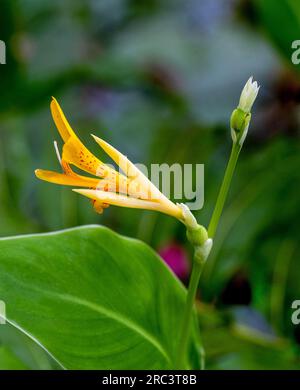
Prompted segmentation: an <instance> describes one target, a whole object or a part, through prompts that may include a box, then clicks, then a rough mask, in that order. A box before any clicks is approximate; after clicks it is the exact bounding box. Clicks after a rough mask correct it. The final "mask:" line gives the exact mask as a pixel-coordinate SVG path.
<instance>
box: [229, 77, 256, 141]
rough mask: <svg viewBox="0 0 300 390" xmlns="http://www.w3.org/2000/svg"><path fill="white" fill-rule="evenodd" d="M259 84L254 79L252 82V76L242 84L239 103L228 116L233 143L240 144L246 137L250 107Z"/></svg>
mask: <svg viewBox="0 0 300 390" xmlns="http://www.w3.org/2000/svg"><path fill="white" fill-rule="evenodd" d="M258 91H259V86H258V84H257V82H256V81H254V82H253V78H252V77H250V78H249V80H248V81H247V83H246V85H245V86H244V88H243V90H242V93H241V97H240V101H239V105H238V107H237V108H236V109H235V110H234V111H233V112H232V114H231V118H230V128H231V137H232V141H233V142H234V143H237V142H238V144H239V145H240V146H242V145H243V142H244V140H245V138H246V135H247V132H248V128H249V124H250V120H251V113H250V111H251V108H252V106H253V103H254V101H255V99H256V97H257V94H258Z"/></svg>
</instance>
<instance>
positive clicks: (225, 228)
mask: <svg viewBox="0 0 300 390" xmlns="http://www.w3.org/2000/svg"><path fill="white" fill-rule="evenodd" d="M0 39H1V40H3V41H4V42H5V43H6V46H7V47H6V48H7V52H6V61H7V64H6V65H0V86H1V93H0V236H2V237H4V236H9V235H17V234H26V233H37V232H47V231H52V230H57V229H62V228H68V227H71V226H77V225H82V224H91V223H99V224H103V225H106V226H109V227H111V228H112V229H114V230H115V231H117V232H119V233H121V234H125V235H129V236H132V237H137V238H139V239H141V240H144V241H145V242H147V243H148V244H150V245H151V246H152V247H153V248H155V250H157V251H158V252H160V253H161V254H162V256H163V257H164V258H165V260H166V261H167V262H168V263H170V265H171V267H172V268H173V270H174V271H175V272H176V273H177V274H178V276H179V277H180V278H181V279H182V280H183V282H184V283H186V281H187V279H188V273H189V262H190V260H191V252H190V250H191V248H190V247H189V246H188V245H187V244H186V239H185V232H184V228H183V226H181V225H180V224H179V223H178V222H177V221H175V220H174V219H172V218H170V217H167V216H163V215H159V214H158V213H152V212H148V211H135V210H127V209H121V208H114V207H110V208H109V209H107V210H106V211H105V213H104V214H103V215H101V216H99V215H97V214H95V213H94V212H93V209H92V207H91V206H90V203H89V202H88V201H87V199H85V198H83V197H79V196H77V195H75V194H74V193H72V192H71V191H70V189H69V188H62V187H59V186H55V185H51V184H48V183H45V182H40V181H38V180H37V179H36V178H35V176H34V169H35V168H45V169H52V170H59V166H58V163H57V159H56V156H55V153H54V149H53V143H52V142H53V140H55V139H57V140H58V141H60V139H59V135H58V133H57V131H56V129H55V126H54V123H53V121H52V119H51V115H50V111H49V102H50V97H51V96H52V95H53V96H55V97H56V98H57V99H58V100H59V102H60V103H61V105H62V107H63V109H64V111H65V113H66V115H67V117H68V118H69V120H70V122H71V124H72V126H73V128H74V129H75V130H76V131H77V133H78V134H79V136H80V137H81V138H82V139H83V140H84V141H85V143H86V144H87V145H88V147H89V148H91V149H92V151H94V152H97V153H100V155H101V152H100V151H99V150H98V148H97V146H95V145H94V143H93V142H92V141H91V140H90V136H89V134H90V133H91V132H93V133H95V134H98V135H99V136H100V137H103V138H104V139H107V141H108V142H110V143H112V144H113V145H114V146H116V147H117V148H119V149H120V150H121V151H122V152H124V153H125V154H127V155H128V156H129V157H130V158H131V159H132V160H133V161H136V162H143V163H146V164H150V163H151V162H154V163H163V162H167V163H170V164H172V163H174V162H179V163H204V164H205V203H204V208H203V209H202V210H200V211H198V212H197V213H196V214H197V218H198V219H199V222H200V223H202V224H204V225H207V223H208V221H209V218H210V215H211V213H212V210H213V206H214V203H215V200H216V196H217V193H218V189H219V186H220V182H221V180H222V177H223V173H224V169H225V166H226V162H227V159H228V156H229V152H230V146H231V138H230V130H229V127H228V122H229V117H230V114H231V112H232V110H233V109H234V108H235V106H236V105H237V103H238V98H239V95H240V92H241V88H242V86H243V85H244V83H245V82H246V80H247V79H248V78H249V76H251V75H253V76H254V78H255V79H256V80H258V82H259V84H260V85H261V90H260V93H259V98H258V99H257V102H256V103H255V106H254V109H253V119H252V123H251V127H250V130H249V134H248V137H247V140H246V142H245V145H244V149H243V151H242V154H241V156H240V161H239V163H238V167H237V170H236V174H235V177H234V180H233V185H232V187H231V189H230V195H229V199H228V202H227V204H226V208H225V212H224V214H223V217H222V221H221V224H220V227H219V230H218V232H217V236H216V240H215V247H214V249H213V252H212V256H211V257H210V259H209V262H208V264H207V267H206V269H205V273H204V276H203V279H202V282H201V289H200V291H201V293H199V298H201V300H199V304H198V310H199V317H200V322H201V327H202V331H203V338H204V343H205V347H206V353H207V367H208V368H225V369H228V368H238V369H264V368H265V369H286V368H289V369H297V368H299V367H300V328H299V325H298V326H296V325H293V324H292V322H291V314H292V309H291V304H292V302H293V301H294V300H296V299H300V262H299V256H298V253H299V219H300V203H299V196H300V187H299V176H300V170H299V168H300V154H299V124H300V109H299V103H300V72H299V71H300V65H295V64H293V63H292V61H291V56H292V53H293V49H292V48H291V44H292V42H293V41H294V40H296V39H300V2H299V1H298V0H280V1H277V0H261V1H260V0H209V1H208V0H207V1H202V0H163V1H162V0H161V1H159V0H101V1H96V0H88V1H78V0H73V1H71V0H69V1H63V2H62V1H59V0H51V1H50V0H47V1H43V2H41V1H38V0H27V1H21V0H14V1H11V0H1V4H0ZM170 258H172V261H171V260H170ZM200 302H201V303H200ZM5 328H6V329H5V330H4V327H2V328H1V329H0V368H12V367H14V368H51V367H54V366H53V363H52V362H50V361H49V359H48V358H47V357H46V356H45V355H44V353H43V352H42V351H41V350H40V349H39V348H38V347H37V346H35V345H33V344H32V342H31V341H29V339H27V338H26V337H25V336H22V335H20V334H18V333H16V331H13V330H9V329H7V327H5Z"/></svg>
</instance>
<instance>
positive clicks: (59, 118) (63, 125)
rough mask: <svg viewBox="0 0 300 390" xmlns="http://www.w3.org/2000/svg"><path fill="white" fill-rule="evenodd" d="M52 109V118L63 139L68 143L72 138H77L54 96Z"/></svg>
mask: <svg viewBox="0 0 300 390" xmlns="http://www.w3.org/2000/svg"><path fill="white" fill-rule="evenodd" d="M50 109H51V113H52V118H53V120H54V122H55V125H56V127H57V129H58V131H59V133H60V135H61V137H62V139H63V140H64V141H65V142H67V141H68V139H69V138H70V137H77V136H76V134H75V133H74V131H73V130H72V128H71V126H70V125H69V122H68V121H67V118H66V117H65V115H64V113H63V110H62V109H61V107H60V105H59V104H58V102H57V100H56V99H55V98H54V97H53V96H52V101H51V104H50Z"/></svg>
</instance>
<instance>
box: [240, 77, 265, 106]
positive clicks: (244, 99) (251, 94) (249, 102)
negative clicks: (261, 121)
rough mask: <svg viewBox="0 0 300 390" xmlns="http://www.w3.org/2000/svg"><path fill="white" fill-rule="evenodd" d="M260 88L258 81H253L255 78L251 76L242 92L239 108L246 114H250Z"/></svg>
mask: <svg viewBox="0 0 300 390" xmlns="http://www.w3.org/2000/svg"><path fill="white" fill-rule="evenodd" d="M259 88H260V87H259V86H258V84H257V81H253V77H252V76H251V77H250V78H249V80H248V81H247V83H246V84H245V86H244V88H243V90H242V93H241V97H240V102H239V105H238V108H240V109H241V110H243V111H244V112H247V113H248V112H250V111H251V108H252V106H253V103H254V101H255V99H256V97H257V94H258V91H259Z"/></svg>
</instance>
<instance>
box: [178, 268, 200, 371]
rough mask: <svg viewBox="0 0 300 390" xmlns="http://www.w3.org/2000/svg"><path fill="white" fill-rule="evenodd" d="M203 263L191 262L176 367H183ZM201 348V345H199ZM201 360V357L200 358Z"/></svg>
mask: <svg viewBox="0 0 300 390" xmlns="http://www.w3.org/2000/svg"><path fill="white" fill-rule="evenodd" d="M202 268H203V263H199V262H197V261H194V262H193V269H192V275H191V278H190V283H189V288H188V294H187V299H186V304H185V308H184V313H183V320H182V324H181V331H180V339H179V347H178V351H177V360H176V369H177V370H179V369H184V367H183V366H184V359H185V356H186V349H187V344H188V341H189V337H190V329H191V323H192V318H193V307H194V302H195V298H196V293H197V287H198V284H199V280H200V275H201V272H202ZM200 347H201V349H203V348H202V345H201V346H200ZM202 360H203V359H202Z"/></svg>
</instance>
